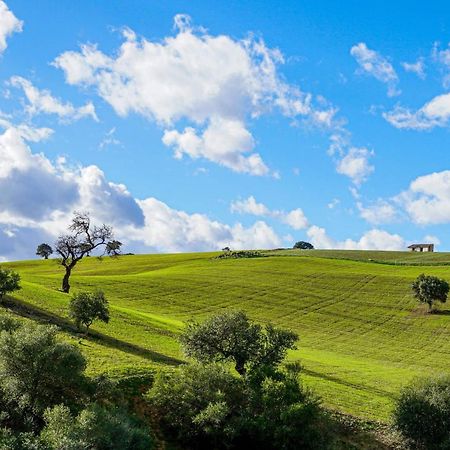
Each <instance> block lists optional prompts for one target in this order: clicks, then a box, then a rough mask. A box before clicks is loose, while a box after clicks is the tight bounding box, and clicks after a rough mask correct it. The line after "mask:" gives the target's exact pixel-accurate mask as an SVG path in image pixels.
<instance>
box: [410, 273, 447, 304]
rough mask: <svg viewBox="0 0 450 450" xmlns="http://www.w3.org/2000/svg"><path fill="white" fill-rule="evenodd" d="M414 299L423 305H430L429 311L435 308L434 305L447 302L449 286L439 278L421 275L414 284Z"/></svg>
mask: <svg viewBox="0 0 450 450" xmlns="http://www.w3.org/2000/svg"><path fill="white" fill-rule="evenodd" d="M411 287H412V290H413V293H414V297H415V298H417V300H419V302H421V303H427V304H428V311H431V310H432V308H433V303H434V302H436V301H439V302H441V303H445V302H446V301H447V296H448V291H449V284H448V283H447V282H446V281H445V280H442V279H440V278H438V277H434V276H431V275H425V274H423V273H422V274H421V275H419V276H418V277H417V278H416V280H415V281H414V282H413V284H412V286H411Z"/></svg>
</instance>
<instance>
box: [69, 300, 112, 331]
mask: <svg viewBox="0 0 450 450" xmlns="http://www.w3.org/2000/svg"><path fill="white" fill-rule="evenodd" d="M69 317H70V318H71V319H73V320H74V321H75V324H76V326H77V327H78V328H79V329H81V326H82V325H83V326H84V327H86V333H85V334H86V335H87V334H88V332H89V327H90V326H91V325H92V323H93V322H94V321H95V320H101V321H102V322H105V323H108V322H109V307H108V300H106V298H105V294H104V293H103V292H102V291H96V292H80V293H78V294H76V295H74V296H73V297H72V300H71V301H70V304H69Z"/></svg>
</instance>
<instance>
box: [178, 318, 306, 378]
mask: <svg viewBox="0 0 450 450" xmlns="http://www.w3.org/2000/svg"><path fill="white" fill-rule="evenodd" d="M297 339H298V336H297V334H295V333H293V332H291V331H289V330H281V329H278V328H275V327H273V326H271V325H267V326H266V327H265V328H263V327H261V325H258V324H254V323H252V322H251V321H250V319H249V318H248V317H247V315H246V314H245V313H244V312H242V311H234V312H225V313H221V314H217V315H215V316H212V317H210V318H209V319H207V320H205V322H203V323H201V324H199V323H196V322H190V323H189V324H188V326H187V327H186V330H185V332H184V333H183V334H182V336H181V343H182V345H183V348H184V351H185V353H186V355H187V356H190V357H193V358H195V359H196V360H198V361H201V362H212V361H216V362H220V361H227V360H229V361H230V360H231V361H233V362H234V365H235V369H236V371H237V372H238V373H239V374H240V375H245V374H246V373H247V369H248V368H253V369H255V368H256V369H257V368H260V367H263V366H264V367H274V366H276V365H278V364H279V362H280V361H282V359H283V358H284V356H285V355H286V352H287V350H288V349H292V348H295V341H296V340H297Z"/></svg>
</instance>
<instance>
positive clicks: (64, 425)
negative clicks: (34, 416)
mask: <svg viewBox="0 0 450 450" xmlns="http://www.w3.org/2000/svg"><path fill="white" fill-rule="evenodd" d="M44 420H45V423H46V426H45V427H44V429H43V431H42V433H41V439H42V441H43V442H44V443H46V444H48V445H49V447H50V448H52V449H68V450H69V449H70V450H72V449H73V450H77V449H79V450H81V449H98V450H102V449H105V450H106V449H108V450H151V449H152V448H154V446H153V440H152V439H151V436H150V434H149V433H148V431H147V430H145V429H144V428H142V427H141V426H139V424H137V423H136V421H134V420H133V418H132V417H130V416H129V415H128V414H127V412H126V411H124V410H122V409H119V408H114V407H109V408H108V407H105V406H100V405H98V404H95V403H94V404H91V405H89V406H87V408H85V409H83V410H82V411H81V412H80V413H79V414H78V416H75V417H74V416H73V415H72V413H71V411H70V409H69V408H68V407H67V406H64V405H57V406H55V407H53V408H52V409H47V410H46V411H45V414H44Z"/></svg>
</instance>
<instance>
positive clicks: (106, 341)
mask: <svg viewBox="0 0 450 450" xmlns="http://www.w3.org/2000/svg"><path fill="white" fill-rule="evenodd" d="M2 306H3V307H4V308H5V309H8V310H9V311H11V312H12V313H14V314H17V315H18V316H21V317H26V318H29V319H33V320H36V321H37V322H40V323H45V324H53V325H57V326H58V327H59V328H61V329H62V330H64V331H66V332H68V333H70V334H71V335H72V336H75V337H77V338H79V339H80V340H81V338H83V339H85V340H88V341H94V342H97V343H99V344H101V345H105V346H107V347H111V348H115V349H117V350H121V351H123V352H127V353H131V354H133V355H136V356H140V357H142V358H145V359H148V360H150V361H153V362H157V363H162V364H168V365H171V366H177V365H179V364H182V363H183V362H184V361H182V360H180V359H177V358H172V357H171V356H167V355H163V354H162V353H158V352H155V351H153V350H148V349H146V348H143V347H140V346H139V345H136V344H132V343H130V342H126V341H122V340H120V339H116V338H114V337H111V336H108V335H106V334H103V333H100V332H98V331H94V330H90V331H89V334H88V335H87V336H85V335H84V334H83V333H81V332H80V331H79V330H78V329H77V328H76V326H75V325H74V324H73V323H72V322H70V321H69V320H68V319H65V318H63V317H60V316H58V315H56V314H53V313H50V312H48V311H45V310H43V309H41V308H38V307H37V306H33V305H30V304H29V303H26V302H23V301H22V300H17V299H14V300H13V299H11V298H8V297H6V298H5V299H4V300H3V302H2ZM80 343H81V342H80ZM82 345H86V344H82Z"/></svg>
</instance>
